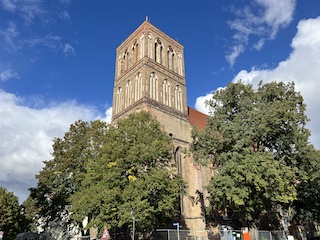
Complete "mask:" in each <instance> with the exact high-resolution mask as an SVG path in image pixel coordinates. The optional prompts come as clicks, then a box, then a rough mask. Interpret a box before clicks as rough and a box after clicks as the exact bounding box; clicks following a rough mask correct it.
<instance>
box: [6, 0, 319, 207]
mask: <svg viewBox="0 0 320 240" xmlns="http://www.w3.org/2000/svg"><path fill="white" fill-rule="evenodd" d="M146 16H148V17H149V20H150V22H151V23H152V24H153V25H155V26H156V27H157V28H159V29H160V30H162V31H163V32H165V33H166V34H168V35H169V36H171V37H172V38H174V39H177V40H178V41H179V42H180V43H181V44H182V45H183V46H184V47H185V52H184V56H185V68H186V81H187V95H188V105H189V106H191V107H194V108H196V109H198V110H200V111H203V112H207V111H208V110H207V109H205V105H204V101H205V99H208V98H210V96H211V93H212V92H213V91H215V90H216V89H218V88H223V87H225V86H226V85H227V83H228V82H231V81H238V80H239V79H242V80H243V81H245V82H248V83H251V84H253V85H254V86H255V85H257V83H258V82H259V81H260V80H263V81H264V82H270V81H284V82H288V81H294V82H295V83H296V89H297V91H300V92H301V94H302V95H303V97H304V98H305V102H306V103H307V114H308V116H309V118H310V119H311V121H310V123H309V124H308V128H309V129H310V130H311V131H312V137H311V138H310V141H311V142H312V143H313V144H314V145H315V146H316V148H317V149H319V148H320V133H319V128H320V123H318V121H317V118H318V117H319V114H318V109H317V106H318V104H319V97H318V94H317V87H318V85H317V83H318V79H319V76H320V67H319V66H320V8H319V2H318V0H299V1H296V0H281V1H278V0H237V1H231V0H223V1H222V0H221V1H220V0H219V1H218V0H217V1H214V0H197V1H196V0H190V1H188V0H185V1H182V0H170V1H169V0H163V1H154V0H135V1H134V0H122V1H112V0H94V1H89V0H82V1H79V0H0V186H4V187H6V188H7V189H8V190H9V191H13V192H14V193H15V194H16V195H17V196H19V198H20V201H23V200H24V199H25V198H26V196H27V195H28V191H27V188H29V187H31V186H34V185H35V184H36V181H35V179H34V176H35V174H37V172H38V171H39V170H40V169H41V168H42V167H43V163H42V161H44V160H49V159H51V156H50V153H51V152H52V149H51V145H52V143H53V139H54V138H55V137H62V136H63V134H64V132H66V131H67V130H68V128H69V125H70V124H71V123H73V122H75V121H76V120H78V119H82V120H87V121H90V120H94V119H97V118H100V119H104V120H106V121H110V117H111V109H110V107H111V105H112V90H113V81H114V70H115V53H116V48H117V47H118V46H119V45H120V44H121V42H122V41H123V40H125V39H126V38H127V37H128V36H129V35H130V34H131V33H132V32H133V31H134V30H135V29H136V28H137V27H138V26H139V25H140V24H141V23H142V22H143V21H144V20H145V18H146Z"/></svg>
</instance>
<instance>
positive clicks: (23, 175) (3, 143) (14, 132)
mask: <svg viewBox="0 0 320 240" xmlns="http://www.w3.org/2000/svg"><path fill="white" fill-rule="evenodd" d="M24 102H26V100H25V99H21V98H19V97H18V96H15V95H13V94H10V93H7V92H4V91H1V90H0V106H1V108H0V116H5V117H1V118H0V186H4V187H6V188H7V189H8V190H9V191H14V193H15V194H16V195H17V196H18V197H19V198H20V201H23V200H24V199H25V198H26V197H27V196H28V194H29V192H28V190H27V189H28V188H30V187H33V186H35V185H36V180H35V175H36V174H37V173H38V172H39V171H40V170H41V169H42V167H43V166H44V165H43V161H44V160H50V159H51V155H50V153H52V144H53V139H54V138H56V137H62V136H63V135H64V133H65V132H66V131H67V130H68V129H69V126H70V124H72V123H74V122H75V121H76V120H78V119H82V120H85V121H91V120H94V119H97V118H99V114H98V113H97V111H95V109H94V108H92V107H90V106H81V105H78V104H77V103H76V102H74V101H69V102H63V103H58V104H52V105H51V106H50V107H46V108H42V109H34V108H31V107H27V106H25V105H24ZM110 113H111V110H110V109H108V110H106V114H107V116H105V118H104V119H103V120H105V121H110Z"/></svg>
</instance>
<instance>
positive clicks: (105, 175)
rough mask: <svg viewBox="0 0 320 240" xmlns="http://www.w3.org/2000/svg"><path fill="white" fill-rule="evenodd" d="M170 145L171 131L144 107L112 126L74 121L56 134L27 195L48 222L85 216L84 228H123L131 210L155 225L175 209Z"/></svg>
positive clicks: (144, 223) (142, 222)
mask: <svg viewBox="0 0 320 240" xmlns="http://www.w3.org/2000/svg"><path fill="white" fill-rule="evenodd" d="M171 149H172V147H171V142H170V138H169V136H167V134H166V133H165V132H164V131H162V129H161V127H160V125H159V123H158V122H157V121H156V120H154V119H153V118H152V117H151V115H150V114H149V113H146V112H140V113H135V114H131V115H129V116H128V117H127V118H126V119H123V120H119V121H118V122H117V124H116V125H115V126H110V125H107V124H105V123H104V122H101V121H94V122H91V123H86V122H83V121H77V122H76V123H74V124H72V125H71V127H70V129H69V131H68V132H66V133H65V136H64V137H63V138H57V139H55V140H54V144H53V153H52V156H53V159H52V160H50V161H46V162H45V167H44V168H43V169H42V170H41V172H40V173H39V174H38V175H37V176H36V177H37V179H38V184H37V187H35V188H33V189H31V196H32V198H33V199H35V201H36V205H37V207H39V210H40V212H39V214H40V216H45V217H46V220H47V222H49V221H53V220H58V221H61V220H62V218H64V221H65V219H68V222H66V223H67V224H69V223H70V222H71V221H73V222H77V223H79V224H81V223H82V221H83V220H84V219H85V218H87V219H88V220H89V223H88V225H87V226H86V228H89V227H91V226H93V227H98V228H101V227H103V226H104V225H107V226H108V227H109V228H110V227H111V228H116V229H121V228H123V229H124V228H126V227H127V226H129V225H130V226H131V224H130V223H131V222H132V217H133V216H134V217H135V219H136V224H137V228H138V229H139V228H140V229H147V228H148V227H150V226H159V225H161V224H163V223H164V222H165V221H166V220H167V218H169V217H172V216H173V215H174V214H176V206H177V204H178V201H179V194H180V186H181V185H182V181H181V178H180V177H179V176H176V174H174V172H172V171H171V169H173V168H171V166H170V164H169V162H170V160H171V159H170V156H171V154H172V153H171V152H170V150H171ZM71 206H72V209H71V211H69V210H70V207H71ZM131 212H132V214H131ZM66 213H68V214H70V213H72V218H65V214H66ZM69 216H70V215H69ZM69 220H70V222H69Z"/></svg>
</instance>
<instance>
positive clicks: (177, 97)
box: [174, 85, 182, 111]
mask: <svg viewBox="0 0 320 240" xmlns="http://www.w3.org/2000/svg"><path fill="white" fill-rule="evenodd" d="M174 99H175V108H176V109H177V110H178V111H182V90H181V88H180V86H179V85H177V86H176V88H175V90H174Z"/></svg>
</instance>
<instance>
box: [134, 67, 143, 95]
mask: <svg viewBox="0 0 320 240" xmlns="http://www.w3.org/2000/svg"><path fill="white" fill-rule="evenodd" d="M141 97H142V74H141V73H140V72H139V73H138V74H137V75H136V79H135V84H134V100H135V101H138V100H139V99H140V98H141Z"/></svg>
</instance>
